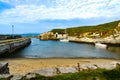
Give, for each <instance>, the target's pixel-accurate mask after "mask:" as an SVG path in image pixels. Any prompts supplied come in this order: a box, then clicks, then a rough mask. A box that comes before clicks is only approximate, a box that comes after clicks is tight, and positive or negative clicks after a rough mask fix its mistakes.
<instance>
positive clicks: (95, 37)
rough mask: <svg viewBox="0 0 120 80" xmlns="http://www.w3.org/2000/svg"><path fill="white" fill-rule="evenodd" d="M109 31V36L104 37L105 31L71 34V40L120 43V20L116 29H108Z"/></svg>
mask: <svg viewBox="0 0 120 80" xmlns="http://www.w3.org/2000/svg"><path fill="white" fill-rule="evenodd" d="M108 33H110V34H109V35H108V36H105V37H103V35H104V32H101V33H99V32H97V31H96V32H85V33H82V34H80V36H72V37H71V36H69V40H71V41H78V42H79V41H80V42H90V43H95V42H101V43H106V44H120V22H119V23H118V25H117V26H116V27H115V28H114V29H112V30H111V31H108Z"/></svg>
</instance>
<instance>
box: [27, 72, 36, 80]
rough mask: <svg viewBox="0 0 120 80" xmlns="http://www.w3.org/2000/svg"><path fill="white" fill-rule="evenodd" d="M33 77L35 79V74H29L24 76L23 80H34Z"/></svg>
mask: <svg viewBox="0 0 120 80" xmlns="http://www.w3.org/2000/svg"><path fill="white" fill-rule="evenodd" d="M35 77H36V74H35V73H29V74H26V77H25V79H32V78H35Z"/></svg>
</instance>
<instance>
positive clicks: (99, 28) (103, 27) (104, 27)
mask: <svg viewBox="0 0 120 80" xmlns="http://www.w3.org/2000/svg"><path fill="white" fill-rule="evenodd" d="M119 22H120V20H118V21H114V22H109V23H105V24H100V25H96V26H78V27H71V28H67V29H53V30H51V32H53V33H56V32H58V33H65V32H66V33H67V34H68V36H77V37H80V35H81V34H83V33H86V32H90V34H92V33H99V34H100V33H102V35H100V36H101V37H106V36H109V35H111V34H113V33H114V29H115V28H116V26H117V25H118V23H119ZM118 30H120V29H118Z"/></svg>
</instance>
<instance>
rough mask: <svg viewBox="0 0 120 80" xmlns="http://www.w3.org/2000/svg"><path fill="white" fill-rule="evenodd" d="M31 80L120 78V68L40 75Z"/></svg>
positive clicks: (109, 79) (117, 79) (107, 79)
mask: <svg viewBox="0 0 120 80" xmlns="http://www.w3.org/2000/svg"><path fill="white" fill-rule="evenodd" d="M31 80H120V70H116V69H114V70H105V69H96V70H92V71H81V72H77V73H67V74H63V75H57V76H52V77H44V76H40V75H38V76H37V77H36V78H33V79H31Z"/></svg>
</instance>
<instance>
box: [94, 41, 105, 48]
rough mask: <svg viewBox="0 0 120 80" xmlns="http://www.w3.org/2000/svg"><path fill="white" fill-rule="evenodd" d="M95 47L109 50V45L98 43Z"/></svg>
mask: <svg viewBox="0 0 120 80" xmlns="http://www.w3.org/2000/svg"><path fill="white" fill-rule="evenodd" d="M95 47H98V48H107V45H106V44H102V43H99V42H97V43H95Z"/></svg>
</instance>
